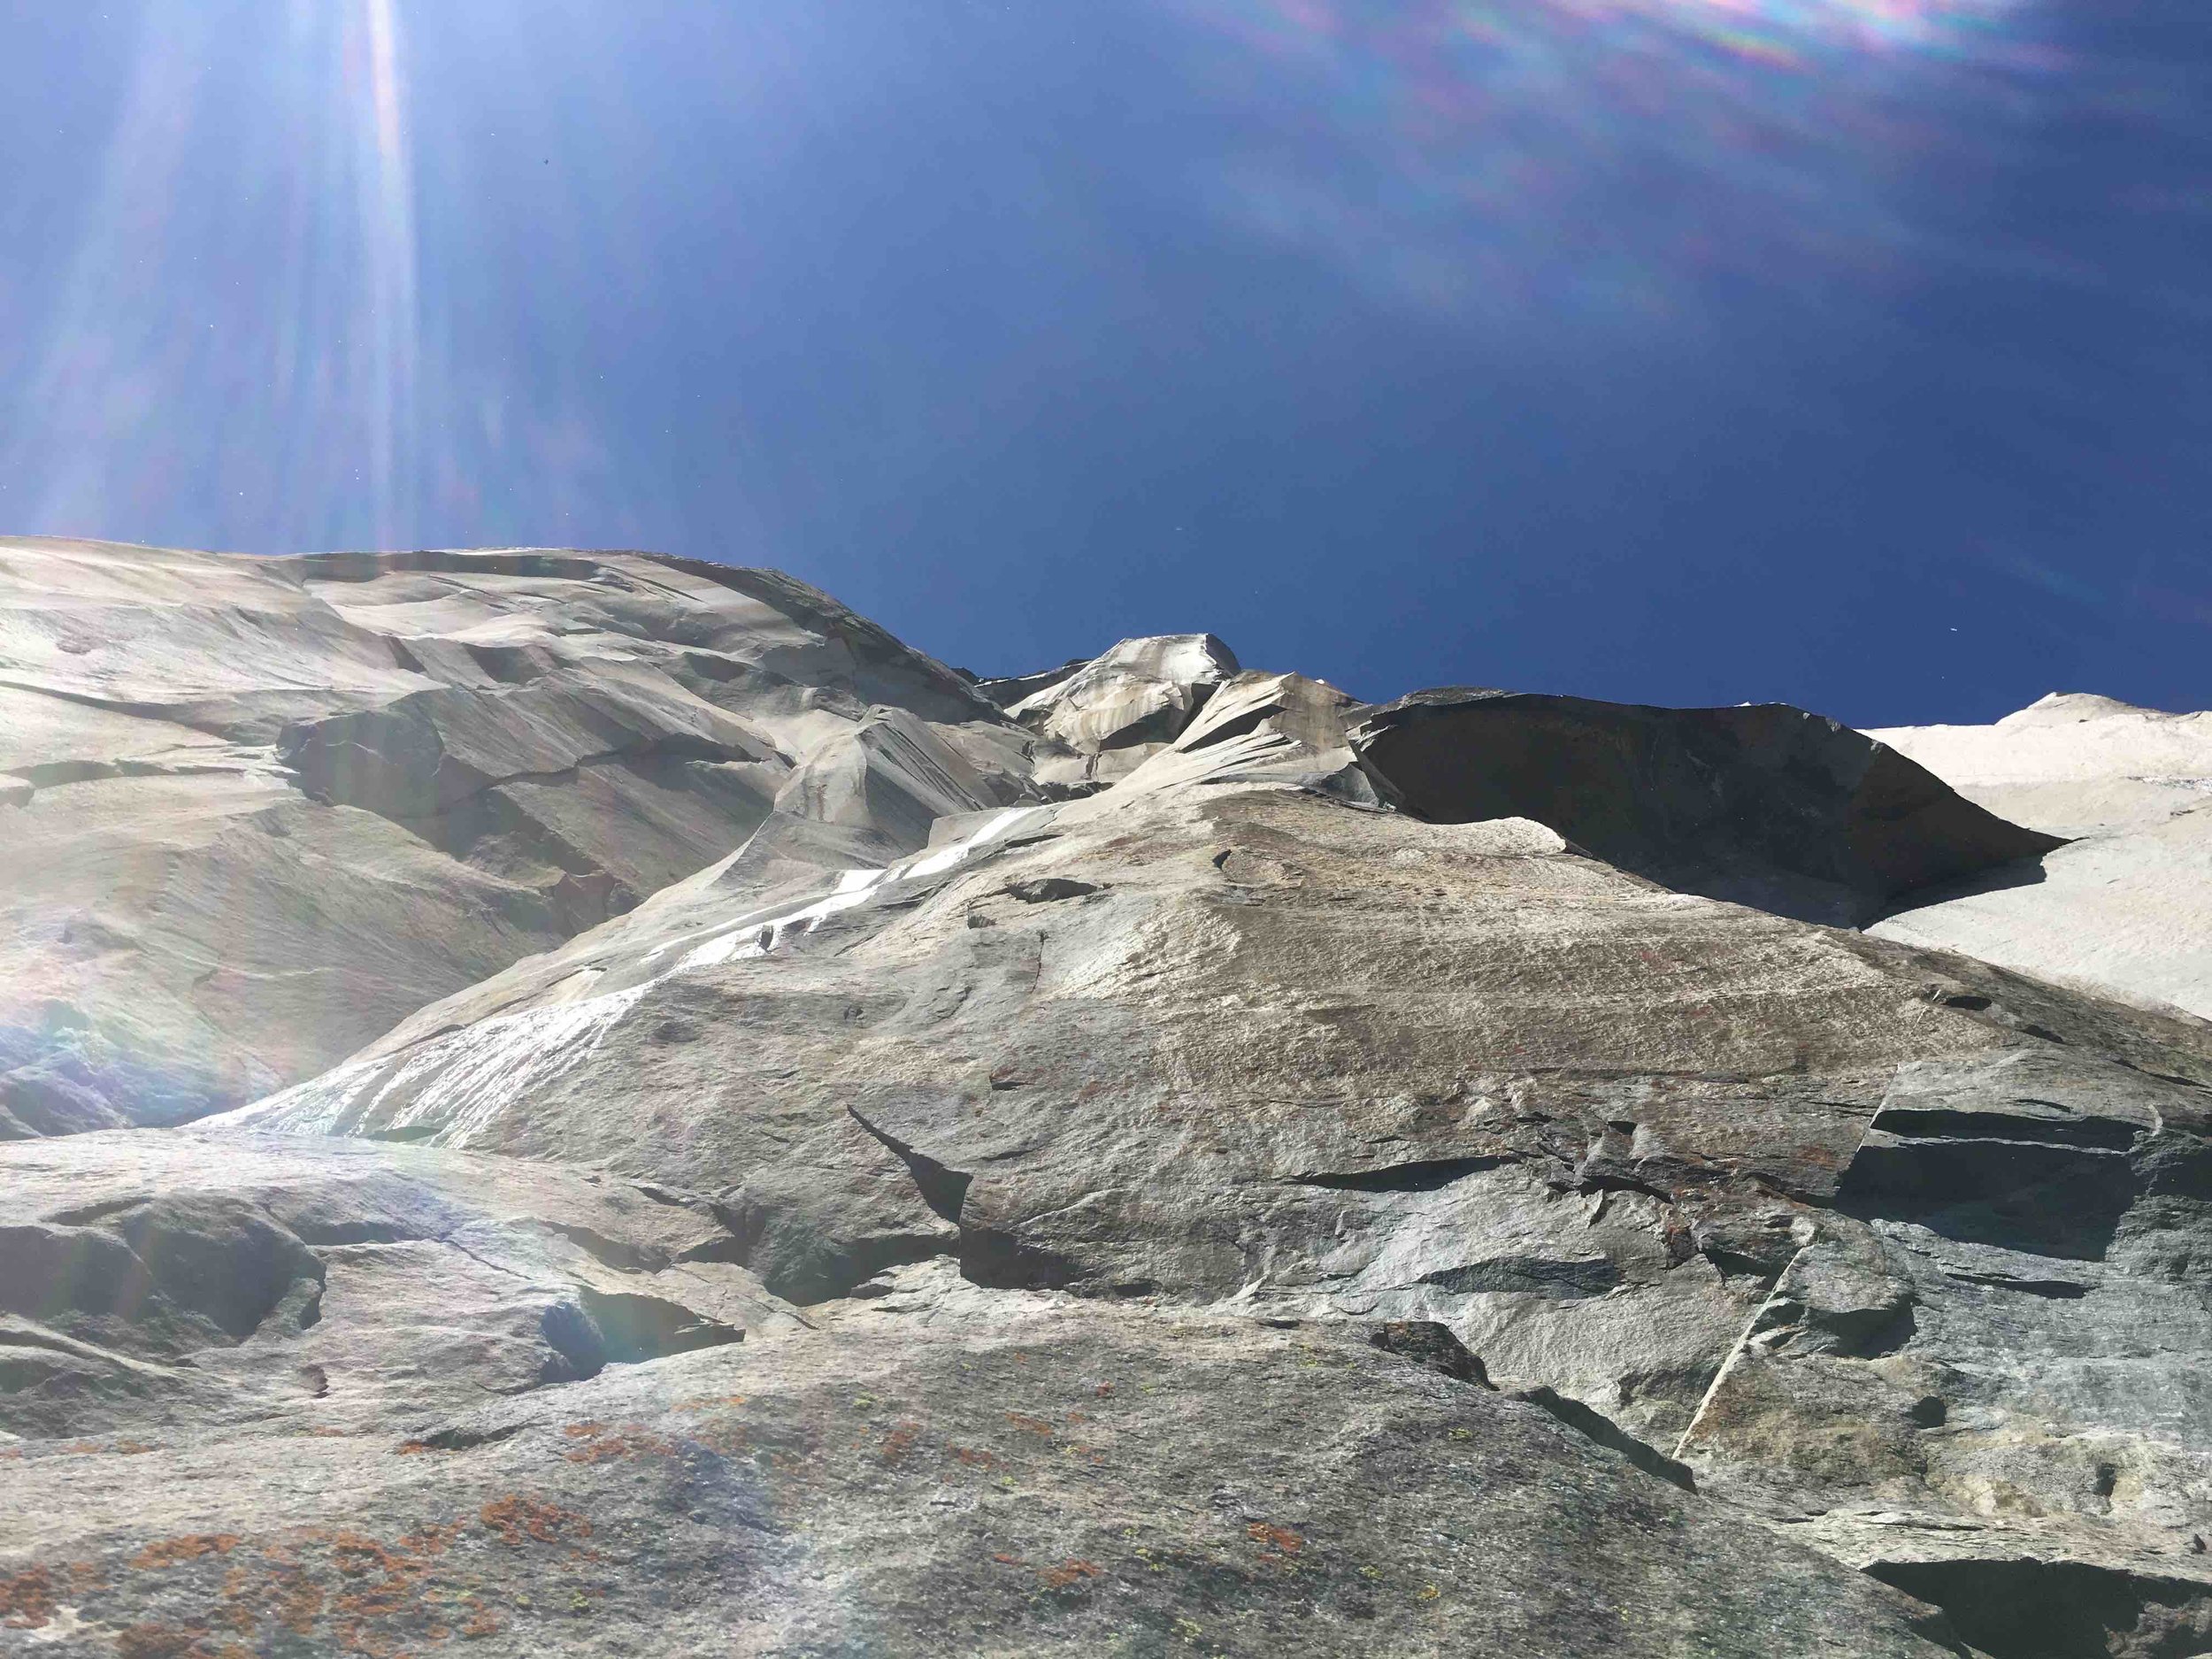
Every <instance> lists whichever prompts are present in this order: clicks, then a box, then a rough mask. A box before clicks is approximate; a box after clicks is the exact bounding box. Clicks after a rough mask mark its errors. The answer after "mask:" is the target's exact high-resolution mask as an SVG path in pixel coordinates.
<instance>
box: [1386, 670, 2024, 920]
mask: <svg viewBox="0 0 2212 1659" xmlns="http://www.w3.org/2000/svg"><path fill="white" fill-rule="evenodd" d="M1355 745H1356V748H1357V749H1358V751H1359V755H1360V757H1361V759H1362V761H1363V764H1365V766H1366V767H1367V770H1368V772H1369V773H1370V775H1371V777H1372V778H1374V779H1375V780H1376V782H1377V785H1378V787H1379V788H1380V789H1381V790H1382V791H1383V792H1384V793H1385V795H1386V796H1387V797H1388V798H1389V799H1391V800H1392V802H1393V803H1394V804H1396V805H1399V806H1401V807H1402V808H1403V809H1404V810H1408V811H1410V812H1413V813H1415V814H1417V815H1418V816H1420V817H1422V818H1430V819H1432V820H1435V821H1438V822H1441V823H1465V822H1468V821H1470V820H1473V819H1479V818H1509V817H1526V818H1537V819H1539V820H1540V821H1541V822H1543V823H1546V824H1548V825H1550V826H1552V827H1553V828H1554V829H1555V830H1557V831H1558V832H1559V833H1561V834H1562V835H1564V836H1565V837H1566V838H1567V839H1568V840H1569V841H1573V842H1575V843H1576V844H1578V845H1579V846H1582V847H1586V848H1587V849H1589V850H1590V851H1591V852H1593V853H1594V854H1595V855H1596V856H1599V857H1601V858H1603V859H1605V860H1606V861H1607V862H1608V863H1609V864H1616V865H1617V866H1619V867H1620V868H1622V869H1624V870H1629V871H1633V872H1635V873H1637V874H1639V875H1642V876H1647V877H1648V878H1650V879H1652V880H1655V881H1657V882H1660V883H1662V884H1663V885H1664V886H1667V887H1676V888H1679V889H1680V890H1682V891H1684V892H1689V893H1700V894H1703V895H1706V896H1708V897H1710V898H1721V899H1728V900H1731V901H1732V902H1737V903H1743V904H1754V905H1756V906H1758V907H1759V908H1760V909H1762V910H1775V911H1778V912H1779V913H1781V914H1783V915H1786V916H1794V917H1798V918H1801V919H1803V920H1807V921H1819V922H1829V923H1834V924H1839V925H1843V926H1858V925H1862V924H1863V923H1866V922H1870V921H1872V920H1874V919H1875V918H1878V917H1879V916H1881V915H1883V914H1885V913H1886V912H1887V911H1889V910H1893V909H1895V908H1897V906H1898V903H1899V902H1900V901H1901V900H1902V899H1903V898H1904V895H1908V894H1910V893H1912V892H1914V891H1916V889H1920V888H1924V887H1932V886H1934V885H1937V884H1939V883H1944V882H1950V881H1956V880H1959V879H1963V878H1966V877H1969V876H1974V875H1979V874H1981V873H1983V872H1988V871H1991V870H1993V869H1994V868H1997V867H2001V866H2007V865H2015V864H2019V863H2020V862H2021V861H2024V860H2032V859H2034V858H2036V857H2039V856H2040V855H2042V854H2043V853H2046V852H2047V851H2049V850H2050V849H2053V848H2055V847H2056V846H2058V845H2060V844H2061V843H2060V841H2059V840H2058V838H2057V837H2055V836H2050V835H2044V834H2040V833H2036V832H2033V831H2029V830H2024V829H2022V828H2020V827H2019V826H2016V825H2013V824H2009V823H2007V822H2005V821H2004V820H2002V819H2001V818H1997V817H1995V816H1994V815H1993V814H1992V813H1989V812H1987V811H1985V810H1982V809H1980V808H1978V807H1976V806H1974V805H1973V804H1972V803H1970V802H1967V801H1963V800H1962V799H1960V798H1959V797H1958V796H1957V795H1955V794H1954V793H1953V792H1952V791H1951V790H1950V789H1948V788H1947V787H1944V785H1943V784H1942V783H1940V782H1939V781H1938V780H1936V779H1935V778H1934V777H1932V776H1931V775H1930V774H1929V773H1928V772H1924V770H1922V769H1921V768H1920V767H1918V766H1916V765H1915V764H1912V763H1911V762H1910V761H1909V760H1907V759H1905V758H1904V757H1902V756H1901V755H1899V754H1897V753H1895V752H1894V751H1893V750H1891V749H1886V748H1884V747H1883V746H1882V745H1881V744H1879V743H1876V742H1874V741H1870V739H1868V738H1866V737H1863V736H1862V735H1861V734H1860V733H1856V732H1854V731H1851V730H1850V729H1849V728H1847V727H1845V726H1839V725H1837V724H1836V723H1835V722H1834V721H1832V720H1824V719H1822V718H1819V717H1818V716H1816V715H1809V714H1807V713H1805V712H1804V711H1803V710H1798V709H1789V708H1784V707H1781V706H1779V705H1777V704H1769V705H1765V706H1762V707H1746V708H1740V709H1654V708H1642V707H1638V706H1635V705H1632V704H1624V703H1591V702H1587V701H1586V700H1584V699H1582V698H1579V697H1547V696H1535V695H1527V694H1523V693H1516V692H1499V691H1425V692H1420V693H1417V694H1416V695H1413V696H1410V697H1407V698H1404V699H1403V700H1402V701H1400V702H1398V703H1392V704H1390V705H1388V706H1387V707H1386V708H1383V709H1379V710H1376V711H1375V713H1374V714H1373V715H1372V716H1371V717H1370V718H1368V719H1367V720H1366V721H1365V722H1364V723H1363V725H1362V726H1360V728H1359V730H1358V732H1357V733H1356V736H1355ZM2028 873H2029V872H2020V874H2019V875H2016V877H2015V879H2024V877H2025V876H2026V875H2027V874H2028Z"/></svg>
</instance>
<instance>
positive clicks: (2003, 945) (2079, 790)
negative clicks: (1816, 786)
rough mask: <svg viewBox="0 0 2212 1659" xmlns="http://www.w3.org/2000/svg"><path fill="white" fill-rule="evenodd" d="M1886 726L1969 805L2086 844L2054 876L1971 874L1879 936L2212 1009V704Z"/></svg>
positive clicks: (2068, 707) (2100, 707) (2086, 706)
mask: <svg viewBox="0 0 2212 1659" xmlns="http://www.w3.org/2000/svg"><path fill="white" fill-rule="evenodd" d="M1873 735H1874V736H1877V737H1878V738H1880V739H1882V740H1883V741H1885V742H1887V743H1889V744H1890V745H1892V746H1893V747H1894V748H1895V749H1899V750H1901V752H1903V753H1905V754H1907V755H1909V756H1911V757H1913V758H1914V759H1916V760H1917V761H1919V762H1920V763H1921V764H1923V765H1924V766H1926V767H1927V768H1928V769H1929V770H1930V771H1931V772H1934V773H1936V774H1937V775H1938V776H1939V777H1940V778H1942V779H1943V780H1944V781H1945V782H1947V783H1948V784H1950V785H1951V786H1952V787H1954V788H1955V789H1957V790H1958V791H1959V793H1960V794H1962V795H1965V796H1966V797H1967V798H1968V799H1969V800H1972V801H1977V802H1979V803H1981V804H1982V805H1984V806H1986V807H1988V808H1989V809H1990V810H1992V811H1994V812H2000V813H2002V814H2003V815H2004V816H2005V817H2007V818H2012V819H2014V820H2016V822H2018V823H2022V824H2028V825H2033V826H2036V827H2037V828H2039V829H2046V830H2049V831H2051V832H2053V833H2055V834H2060V835H2065V836H2069V837H2072V838H2075V839H2074V840H2073V841H2072V844H2071V845H2070V846H2067V847H2064V848H2062V849H2059V850H2058V851H2056V852H2055V853H2052V854H2051V855H2050V856H2047V857H2046V858H2045V859H2044V860H2043V861H2042V863H2041V865H2040V867H2039V872H2038V873H2039V878H2040V881H2039V885H2036V886H2033V887H2022V886H2019V885H2017V884H2016V883H2009V882H2006V881H1993V882H1987V883H1969V884H1967V885H1965V886H1964V887H1962V888H1960V889H1957V890H1955V892H1953V893H1951V894H1949V895H1943V896H1942V898H1941V902H1935V903H1928V904H1924V905H1921V906H1918V907H1916V908H1914V909H1911V910H1909V911H1907V912H1906V913H1905V914H1902V915H1900V916H1895V917H1892V918H1890V919H1889V920H1888V921H1886V922H1885V923H1884V924H1883V925H1882V926H1881V927H1880V928H1878V930H1876V931H1878V932H1879V933H1881V934H1882V935H1883V936H1884V937H1885V938H1890V939H1901V940H1905V941H1910V942H1913V943H1918V944H1927V945H1935V946H1939V947H1940V948H1942V949H1947V950H1963V951H1967V952H1969V953H1970V954H1972V955H1974V956H1983V957H1986V958H1987V959H1988V960H1990V961H1992V962H2001V963H2003V964H2006V965H2007V966H2008V967H2014V968H2019V969H2022V970H2024V971H2025V972H2029V973H2033V974H2037V975H2039V976H2041V977H2042V978H2044V979H2053V980H2055V981H2057V982H2059V983H2061V984H2065V985H2078V986H2081V987H2085V988H2086V989H2090V990H2093V991H2101V992H2103V993H2105V994H2107V995H2117V996H2122V997H2125V998H2126V999H2127V1000H2129V1001H2131V1002H2148V1003H2153V1004H2170V1005H2171V1006H2173V1007H2175V1008H2179V1009H2185V1010H2188V1011H2189V1012H2190V1013H2193V1014H2196V1015H2200V1016H2203V1017H2212V714H2162V713H2159V712H2158V711H2157V710H2152V709H2136V708H2131V707H2130V706H2128V705H2127V704H2126V703H2115V702H2113V701H2112V700H2111V699H2109V698H2108V697H2089V696H2078V695H2074V696H2063V695H2052V696H2048V697H2046V698H2044V699H2043V700H2042V701H2041V702H2039V703H2035V704H2034V705H2032V707H2029V708H2025V709H2023V710H2020V711H2019V712H2018V713H2017V714H2012V715H2008V716H2006V717H2005V718H2003V719H2001V720H2000V721H1998V722H1997V724H1996V725H1994V726H1909V727H1905V728H1902V729H1901V730H1898V731H1893V732H1877V733H1873Z"/></svg>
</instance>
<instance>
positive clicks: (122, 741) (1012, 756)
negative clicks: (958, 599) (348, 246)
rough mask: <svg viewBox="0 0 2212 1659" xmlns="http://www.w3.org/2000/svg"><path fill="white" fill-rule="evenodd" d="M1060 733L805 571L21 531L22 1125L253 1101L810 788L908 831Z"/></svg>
mask: <svg viewBox="0 0 2212 1659" xmlns="http://www.w3.org/2000/svg"><path fill="white" fill-rule="evenodd" d="M1038 747H1039V745H1038V741H1037V740H1035V739H1034V738H1033V737H1032V736H1031V735H1030V734H1029V733H1025V732H1024V731H1022V730H1021V729H1020V728H1018V727H1016V726H1011V725H1010V724H1009V723H1008V722H1007V721H1005V720H1004V719H1003V718H1002V717H1001V716H1000V715H999V713H998V711H997V710H995V708H994V707H992V706H991V705H990V704H989V703H986V702H985V701H983V700H982V699H981V698H979V697H978V696H977V695H975V694H974V693H973V692H972V690H971V689H970V688H969V687H968V686H967V684H966V682H964V680H961V679H959V678H958V677H957V676H956V675H955V674H954V673H953V672H951V671H949V670H948V669H946V668H944V667H943V666H942V665H941V664H937V663H934V662H933V661H932V660H930V659H929V658H927V657H923V656H921V655H920V654H918V653H917V652H914V651H911V650H909V649H907V648H906V647H904V646H902V645H901V644H899V643H898V641H895V640H894V639H892V638H891V637H890V636H889V635H888V634H885V633H884V632H883V631H882V630H881V629H879V628H877V627H875V626H873V625H872V624H870V623H867V622H865V621H864V620H862V619H861V618H858V617H856V616H854V615H853V614H852V613H851V612H849V611H846V610H844V609H843V608H842V607H841V606H840V605H838V604H836V603H834V602H833V601H832V600H830V599H828V598H826V596H825V595H821V594H818V593H816V592H815V591H814V590H812V589H811V588H806V587H805V586H804V585H803V584H802V583H798V582H795V581H792V580H789V579H788V578H787V577H784V576H781V575H779V574H777V573H775V572H765V571H742V570H736V569H732V568H727V567H724V566H720V565H703V564H696V563H687V562H684V561H677V560H668V559H654V558H648V557H643V556H639V555H627V554H606V555H601V554H591V555H586V554H572V553H546V552H532V551H519V552H503V553H416V554H406V555H380V556H376V557H366V556H352V555H327V556H314V557H303V558H292V559H251V558H239V557H219V556H214V555H208V554H197V553H177V552H166V551H160V550H155V549H136V548H118V547H111V546H104V545H99V544H91V543H81V542H55V541H9V542H4V543H0V837H4V841H5V844H6V847H7V849H8V863H9V865H10V879H9V880H8V881H7V882H6V884H5V886H4V887H0V905H4V906H5V908H6V910H7V912H8V914H7V918H6V920H7V926H6V928H5V933H4V936H5V940H6V943H5V945H4V947H0V950H4V956H0V1135H23V1134H50V1133H67V1132H72V1131H76V1130H82V1129H88V1128H96V1127H103V1126H112V1125H119V1124H123V1123H126V1122H155V1123H159V1122H173V1121H177V1120H180V1119H184V1118H191V1117H195V1116H197V1115H199V1114H201V1113H203V1112H205V1111H207V1110H211V1109H214V1108H217V1107H220V1106H225V1105H234V1104H237V1103H240V1102H243V1101H245V1100H249V1099H251V1098H253V1097H254V1096H255V1095H257V1094H264V1093H266V1092H267V1091H268V1090H269V1089H271V1088H273V1087H279V1086H280V1085H282V1084H284V1083H286V1082H289V1081H292V1080H295V1079H298V1078H300V1077H303V1076H305V1075H308V1074H310V1073H312V1072H313V1071H318V1070H319V1069H321V1068H322V1067H324V1066H326V1065H328V1064H332V1063H333V1062H334V1061H336V1060H338V1059H341V1058H342V1057H343V1056H345V1055H346V1054H348V1053H349V1052H350V1051H351V1050H352V1049H354V1048H357V1047H359V1046H360V1045H361V1044H362V1043H364V1042H366V1041H369V1040H370V1039H372V1038H373V1037H375V1036H377V1035H379V1034H380V1033H382V1032H383V1031H385V1030H386V1029H388V1027H389V1026H390V1025H392V1024H393V1023H394V1022H395V1021H396V1020H397V1019H399V1018H402V1017H403V1016H404V1015H405V1014H407V1013H409V1012H411V1010H414V1009H416V1008H418V1007H419V1006H421V1005H422V1003H424V1002H427V1001H429V1000H432V999H433V998H434V997H437V996H440V995H445V994H447V993H449V992H453V991H457V990H460V989H462V988H464V987H467V986H469V985H472V984H473V983H475V982H476V981H477V980H479V979H483V978H484V977H485V976H486V975H488V974H489V973H493V972H497V971H498V970H499V969H501V968H503V967H504V966H506V965H507V964H509V963H511V962H513V961H515V960H517V959H518V958H519V957H521V956H527V955H530V954H532V953H534V952H536V951H540V950H543V949H547V948H549V947H550V946H552V945H555V944H557V943H559V942H560V941H562V940H564V939H566V938H568V937H570V936H572V935H573V934H574V933H578V932H580V931H581V930H582V929H584V928H586V927H588V926H593V925H595V924H596V923H598V922H601V921H603V920H604V919H606V918H608V917H609V916H611V915H613V914H616V913H618V912H619V911H621V910H626V909H628V908H629V907H631V906H633V905H634V904H635V903H637V902H639V901H640V900H641V899H642V898H644V897H645V896H646V895H649V894H651V893H653V892H655V891H657V889H659V888H660V887H664V886H666V885H667V884H668V883H669V882H671V881H673V880H675V879H679V878H680V877H683V876H687V875H689V874H691V873H692V872H695V871H696V870H698V869H700V868H701V867H702V866H703V865H705V864H709V863H710V862H712V861H713V860H715V859H718V858H719V857H721V856H724V855H725V854H726V853H727V852H728V851H729V850H730V849H731V848H732V847H733V845H735V844H737V843H739V842H741V841H743V840H744V839H745V838H746V837H747V836H748V835H749V833H751V832H752V831H753V830H754V829H756V828H757V826H760V825H761V824H762V823H763V822H764V820H767V819H768V818H771V816H772V815H781V816H783V817H792V818H799V819H802V820H805V821H810V822H820V823H826V824H831V825H834V826H838V827H839V828H841V830H844V831H848V832H849V840H852V841H853V844H854V847H855V848H856V849H866V850H872V851H873V852H875V853H876V854H878V855H879V856H892V855H895V854H896V853H898V852H901V851H907V850H911V849H913V848H915V847H918V846H919V845H921V844H922V841H924V840H926V836H927V832H928V825H929V821H930V819H931V818H933V817H934V816H935V815H937V814H939V813H941V812H944V811H948V810H950V811H959V810H971V809H973V808H978V807H985V806H990V805H995V804H999V803H1006V802H1011V801H1016V800H1022V799H1027V798H1030V797H1031V795H1033V786H1032V785H1031V784H1030V783H1029V782H1028V780H1027V771H1028V768H1029V766H1030V764H1031V759H1032V757H1033V755H1034V754H1035V752H1036V751H1037V749H1038ZM917 779H919V780H920V781H919V782H917V781H916V780H917Z"/></svg>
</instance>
